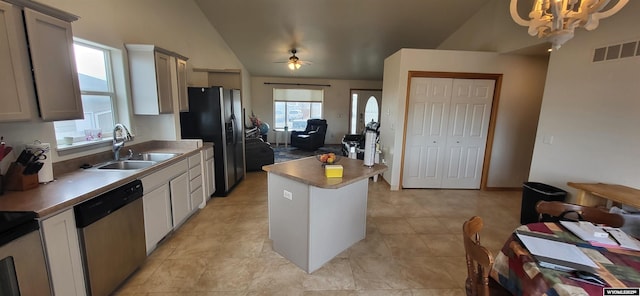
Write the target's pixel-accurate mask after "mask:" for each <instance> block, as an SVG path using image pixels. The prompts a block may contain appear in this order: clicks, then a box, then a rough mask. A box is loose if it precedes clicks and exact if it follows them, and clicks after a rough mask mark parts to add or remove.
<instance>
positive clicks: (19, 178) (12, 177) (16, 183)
mask: <svg viewBox="0 0 640 296" xmlns="http://www.w3.org/2000/svg"><path fill="white" fill-rule="evenodd" d="M23 171H24V166H23V165H21V164H19V163H17V162H13V163H11V166H10V167H9V170H7V173H6V174H5V176H4V181H5V182H4V189H5V190H12V191H25V190H29V189H33V188H36V187H38V185H39V183H38V174H33V175H23V174H22V172H23Z"/></svg>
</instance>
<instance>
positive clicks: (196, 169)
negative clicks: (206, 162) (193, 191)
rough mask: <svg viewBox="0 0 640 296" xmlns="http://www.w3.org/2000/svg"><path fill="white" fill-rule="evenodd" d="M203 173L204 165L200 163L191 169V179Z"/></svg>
mask: <svg viewBox="0 0 640 296" xmlns="http://www.w3.org/2000/svg"><path fill="white" fill-rule="evenodd" d="M200 175H202V166H201V165H198V166H196V167H192V168H190V169H189V180H193V179H195V178H197V177H200Z"/></svg>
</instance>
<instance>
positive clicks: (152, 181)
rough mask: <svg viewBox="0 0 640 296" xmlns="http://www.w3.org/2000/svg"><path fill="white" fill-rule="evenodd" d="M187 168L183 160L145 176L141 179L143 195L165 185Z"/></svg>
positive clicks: (185, 161)
mask: <svg viewBox="0 0 640 296" xmlns="http://www.w3.org/2000/svg"><path fill="white" fill-rule="evenodd" d="M188 168H189V166H188V163H187V160H186V159H184V160H182V161H180V162H178V163H176V164H173V165H171V166H169V167H166V168H164V169H162V170H160V171H157V172H155V173H152V174H150V175H146V176H144V177H142V179H141V180H142V188H143V189H144V194H147V193H148V192H150V191H152V190H153V189H156V188H158V187H160V186H161V185H162V184H167V183H169V181H170V180H171V179H173V178H174V177H176V176H178V175H180V174H182V173H184V172H186V171H187V170H188Z"/></svg>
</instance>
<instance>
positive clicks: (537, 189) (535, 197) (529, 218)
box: [520, 182, 567, 225]
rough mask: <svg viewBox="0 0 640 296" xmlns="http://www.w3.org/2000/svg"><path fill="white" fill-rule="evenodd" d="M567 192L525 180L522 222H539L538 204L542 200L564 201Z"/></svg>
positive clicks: (521, 208)
mask: <svg viewBox="0 0 640 296" xmlns="http://www.w3.org/2000/svg"><path fill="white" fill-rule="evenodd" d="M566 198H567V192H566V191H564V190H562V189H560V188H557V187H554V186H551V185H547V184H543V183H538V182H525V183H523V184H522V206H521V207H520V224H523V225H524V224H528V223H534V222H538V212H536V204H537V203H538V202H539V201H541V200H544V201H562V202H564V201H565V199H566Z"/></svg>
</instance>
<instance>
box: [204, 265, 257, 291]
mask: <svg viewBox="0 0 640 296" xmlns="http://www.w3.org/2000/svg"><path fill="white" fill-rule="evenodd" d="M266 267H267V265H266V264H265V260H264V259H262V258H223V257H217V258H213V259H209V260H208V264H207V266H206V268H205V270H204V272H203V273H202V276H200V277H199V278H198V280H197V282H196V285H195V287H194V291H236V292H237V291H245V290H247V288H248V287H249V285H250V284H251V283H252V281H253V279H254V277H255V275H256V274H259V273H261V272H262V270H263V269H264V268H266Z"/></svg>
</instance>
